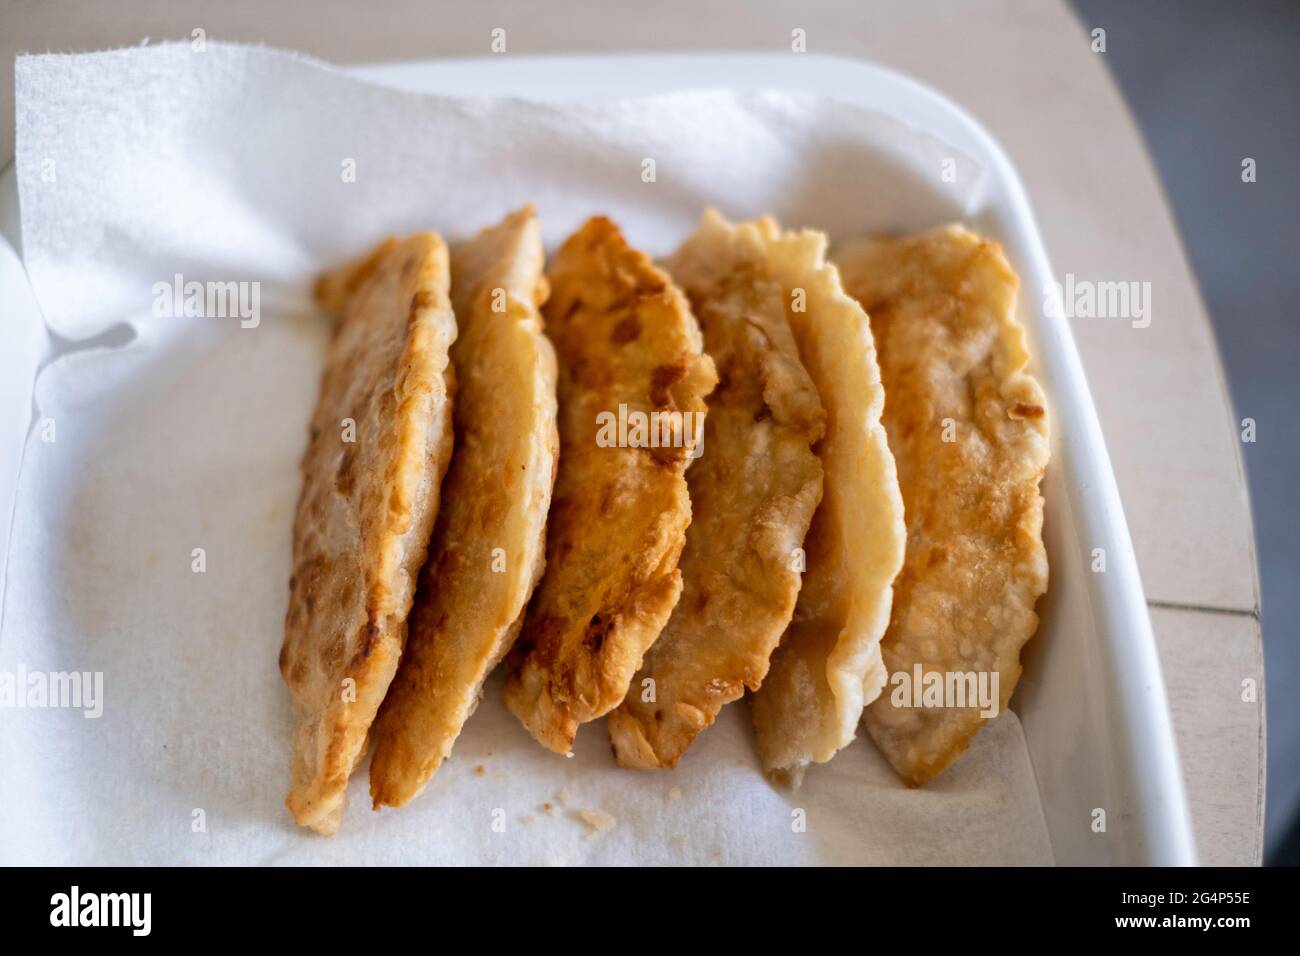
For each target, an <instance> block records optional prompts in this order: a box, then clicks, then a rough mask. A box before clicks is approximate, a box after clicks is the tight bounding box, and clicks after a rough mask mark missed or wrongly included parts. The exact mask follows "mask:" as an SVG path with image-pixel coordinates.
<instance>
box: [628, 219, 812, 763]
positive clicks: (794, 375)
mask: <svg viewBox="0 0 1300 956" xmlns="http://www.w3.org/2000/svg"><path fill="white" fill-rule="evenodd" d="M769 238H770V237H769V236H768V235H767V233H766V232H765V230H764V227H763V226H762V225H759V226H756V225H754V224H746V225H742V226H734V227H733V226H732V225H731V224H729V223H727V222H726V221H725V220H724V219H722V217H721V216H719V215H717V213H715V212H713V211H712V210H710V211H709V212H707V213H706V214H705V216H704V218H703V219H702V221H701V223H700V226H699V228H698V229H697V231H696V232H695V234H694V235H693V236H691V237H690V238H689V239H688V240H687V241H686V243H685V244H684V245H683V246H682V248H681V249H680V250H678V252H677V254H676V255H675V256H674V257H673V258H672V260H671V261H670V262H669V263H668V268H669V271H670V273H671V274H672V276H673V278H674V279H675V280H676V281H677V282H678V283H679V284H680V285H681V286H682V288H683V289H684V290H685V291H686V293H687V296H688V297H689V298H690V300H691V307H692V309H693V311H694V312H695V315H696V317H697V318H698V319H699V322H700V326H701V328H702V330H703V333H704V345H705V349H706V350H707V351H708V353H709V355H710V356H711V357H712V358H713V360H714V362H715V363H716V364H717V368H718V387H717V388H716V389H715V391H714V392H713V394H712V395H711V396H710V397H709V400H708V406H709V413H708V420H707V422H706V424H705V442H704V453H703V455H702V456H701V458H700V460H699V461H697V462H696V463H695V464H694V465H693V466H692V467H691V470H690V471H689V473H688V474H687V482H688V484H689V485H690V493H691V507H692V510H693V512H694V517H693V519H692V523H691V526H690V527H689V528H688V529H687V531H686V547H685V550H684V551H683V553H682V559H681V564H680V567H681V572H682V581H683V589H682V597H681V601H680V602H679V603H678V605H677V608H676V610H675V611H674V612H673V615H672V617H671V619H670V620H669V622H668V626H667V627H666V628H665V629H664V633H663V634H662V636H661V637H660V638H659V640H658V641H657V642H656V643H655V644H654V645H653V646H652V647H651V648H650V650H649V652H648V653H647V654H646V657H645V661H644V663H643V664H642V666H641V669H640V670H639V671H638V673H637V675H636V677H635V679H634V680H633V681H632V685H631V687H630V689H629V691H628V694H627V698H626V700H624V701H623V703H622V705H621V706H620V707H619V708H618V710H616V711H615V712H614V713H612V714H610V716H609V722H608V723H609V734H610V739H611V741H612V742H613V745H614V752H615V754H616V755H617V757H618V761H619V763H620V764H622V765H624V766H630V767H672V766H675V765H676V763H677V761H678V760H679V759H680V758H681V756H682V754H683V753H685V751H686V749H687V748H688V747H689V746H690V745H691V743H692V741H694V739H695V737H696V736H697V735H698V734H699V733H700V732H701V731H702V730H704V729H705V728H706V727H708V726H709V725H710V724H712V723H713V721H714V719H715V718H716V717H717V715H718V712H719V711H720V710H721V709H722V707H723V706H724V705H725V704H727V703H729V702H730V701H733V700H736V699H737V698H738V697H740V696H741V695H742V694H743V693H744V692H745V688H746V687H749V688H751V689H753V688H757V687H758V686H759V684H760V683H761V682H762V681H763V678H764V675H765V674H766V673H767V667H768V658H769V656H770V655H771V653H772V650H773V649H774V648H775V647H776V644H777V641H778V639H779V638H780V636H781V633H782V631H783V630H784V629H785V627H786V625H787V624H788V623H789V621H790V615H791V614H792V612H793V611H794V607H795V599H796V596H797V595H798V592H799V582H800V564H801V562H800V560H799V556H798V553H797V552H798V549H799V548H800V546H801V545H802V543H803V540H804V534H805V533H806V532H807V530H808V525H809V522H810V521H811V520H812V516H813V511H814V510H815V509H816V507H817V503H818V501H819V500H820V499H821V496H822V466H821V464H820V462H819V461H818V459H817V456H816V455H815V454H814V453H813V451H812V446H813V444H814V443H815V442H816V441H817V440H818V439H819V438H820V437H821V436H822V432H823V428H824V419H825V416H824V414H823V411H822V406H821V402H820V401H819V400H818V396H817V390H816V388H815V386H814V384H813V381H812V379H810V378H809V376H808V373H807V371H805V370H804V367H803V365H802V364H801V362H800V360H799V351H798V347H797V345H796V343H795V339H794V336H793V335H792V334H791V330H790V323H789V321H788V319H787V311H788V308H789V306H790V303H791V286H790V284H789V283H788V282H787V281H785V280H786V279H787V278H788V277H787V276H785V275H784V274H783V273H784V272H786V271H789V270H786V269H785V268H784V267H783V266H782V265H780V264H778V263H776V262H774V261H773V260H774V259H775V258H777V257H779V256H780V255H781V254H782V252H783V250H782V249H781V248H780V246H779V245H778V244H776V243H773V242H771V241H769ZM808 278H809V279H811V278H813V277H812V275H811V273H810V274H809V275H808Z"/></svg>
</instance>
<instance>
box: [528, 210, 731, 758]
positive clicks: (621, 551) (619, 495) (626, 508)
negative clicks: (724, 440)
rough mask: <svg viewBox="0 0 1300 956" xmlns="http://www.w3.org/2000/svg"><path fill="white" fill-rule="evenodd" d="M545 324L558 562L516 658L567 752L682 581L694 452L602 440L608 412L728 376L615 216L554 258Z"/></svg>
mask: <svg viewBox="0 0 1300 956" xmlns="http://www.w3.org/2000/svg"><path fill="white" fill-rule="evenodd" d="M549 278H550V282H551V287H552V295H551V298H550V300H549V301H548V302H547V304H546V307H545V310H544V311H545V316H546V324H547V332H548V334H549V335H550V337H551V340H552V341H553V342H554V344H555V348H556V352H557V354H558V357H559V432H560V465H559V472H558V475H557V478H556V484H555V493H554V498H553V501H552V505H551V514H550V520H549V524H548V530H547V546H546V551H547V565H546V573H545V574H544V575H543V577H542V581H541V583H540V585H539V586H538V589H537V593H536V594H535V595H534V597H533V600H532V603H531V604H530V606H529V609H528V612H527V615H526V617H525V620H524V624H523V629H522V632H521V634H520V637H519V641H518V643H517V644H516V646H515V649H514V651H513V652H512V653H511V655H510V674H509V678H508V681H507V685H506V703H507V705H508V706H509V708H510V710H511V711H512V712H513V713H514V714H515V715H516V716H517V717H519V719H520V720H521V721H522V722H523V724H524V726H525V727H526V728H527V729H528V731H529V732H530V733H531V734H532V735H533V736H534V737H535V738H536V739H537V740H538V741H539V742H540V743H541V744H542V745H543V746H545V747H548V748H549V749H551V750H553V751H556V752H558V753H566V752H568V751H569V750H570V748H571V747H572V744H573V740H574V735H575V734H576V732H577V728H578V726H579V725H580V724H582V723H584V722H586V721H589V720H594V719H595V718H597V717H599V716H601V715H603V714H605V713H607V712H608V711H609V710H611V709H612V708H614V707H616V706H617V705H618V704H619V702H620V701H622V699H623V697H624V695H625V694H626V692H627V688H628V682H629V681H630V680H631V679H632V675H633V674H634V673H635V671H636V669H637V667H638V666H640V663H641V659H642V655H644V653H645V651H646V649H647V648H649V647H650V645H651V644H652V643H653V642H654V640H655V638H657V637H658V636H659V632H660V630H661V629H662V628H663V626H664V623H665V622H666V621H667V619H668V616H669V614H670V613H671V611H672V609H673V606H674V605H675V604H676V603H677V598H678V594H679V593H680V590H681V575H680V573H679V571H678V569H677V561H678V557H679V556H680V554H681V550H682V544H683V541H684V539H685V532H686V526H687V525H688V524H689V522H690V515H691V508H690V500H689V497H688V494H687V489H686V479H685V476H684V472H685V470H686V466H687V465H688V464H689V462H690V456H691V454H693V452H694V448H693V442H694V441H696V440H697V439H691V440H687V435H686V432H685V430H683V431H682V432H681V433H680V434H681V441H679V443H678V445H677V446H676V447H673V446H671V445H669V446H668V447H663V446H662V445H661V446H660V447H621V446H619V445H613V446H610V445H609V443H607V442H606V443H601V442H598V440H597V439H598V436H599V433H600V426H599V424H598V422H599V418H598V416H600V415H601V414H602V413H605V414H606V415H612V414H617V413H618V412H619V407H620V405H622V406H624V407H625V409H626V410H627V411H631V412H641V413H650V412H656V411H657V412H674V411H675V412H681V413H685V414H687V415H694V414H700V415H702V414H703V413H704V410H705V405H704V397H705V396H706V395H707V394H708V392H709V391H710V390H711V389H712V388H713V385H714V382H715V381H716V377H715V373H714V369H713V363H712V362H711V361H710V360H709V358H708V357H707V356H706V355H704V354H703V351H702V346H701V341H700V332H699V328H698V326H697V325H696V322H695V319H694V318H693V317H692V315H691V312H690V308H689V306H688V304H687V302H686V298H685V297H684V296H683V295H682V293H681V292H680V291H679V290H678V289H677V288H676V287H675V286H674V285H673V284H672V282H671V280H670V279H669V278H668V276H667V275H666V274H664V272H662V271H661V270H660V269H658V268H656V267H655V266H654V264H653V263H652V262H651V261H650V260H649V258H648V257H646V256H645V255H644V254H642V253H640V252H638V251H636V250H634V249H632V248H630V247H629V246H628V245H627V243H626V242H625V241H624V239H623V237H622V235H621V234H620V233H619V231H618V228H617V227H616V226H615V225H614V224H613V223H612V222H610V221H609V220H608V219H604V218H595V219H591V220H589V221H588V222H587V223H586V224H585V225H584V226H583V227H582V228H581V229H579V230H578V232H577V233H576V234H574V235H573V236H572V237H571V238H570V239H569V240H568V241H567V242H566V243H565V244H564V245H563V246H562V247H561V249H560V250H559V251H558V252H557V253H556V255H555V258H554V260H553V262H552V263H551V267H550V270H549Z"/></svg>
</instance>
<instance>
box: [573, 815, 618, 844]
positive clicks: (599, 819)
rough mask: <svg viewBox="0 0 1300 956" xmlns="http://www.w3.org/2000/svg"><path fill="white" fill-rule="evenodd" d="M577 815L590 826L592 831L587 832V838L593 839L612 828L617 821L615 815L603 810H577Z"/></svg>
mask: <svg viewBox="0 0 1300 956" xmlns="http://www.w3.org/2000/svg"><path fill="white" fill-rule="evenodd" d="M578 816H579V817H581V818H582V822H583V823H585V824H587V826H589V827H591V830H592V832H591V833H589V834H587V839H588V840H594V839H595V838H596V837H597V836H599V835H600V834H602V833H604V832H605V831H607V830H612V829H614V825H615V824H616V823H618V818H617V817H614V816H611V815H610V814H608V813H606V812H605V811H604V810H579V811H578Z"/></svg>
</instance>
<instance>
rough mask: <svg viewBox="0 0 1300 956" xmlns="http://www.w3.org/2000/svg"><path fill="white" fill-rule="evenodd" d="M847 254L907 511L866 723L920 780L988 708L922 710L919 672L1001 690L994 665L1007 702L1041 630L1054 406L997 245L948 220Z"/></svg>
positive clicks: (848, 279)
mask: <svg viewBox="0 0 1300 956" xmlns="http://www.w3.org/2000/svg"><path fill="white" fill-rule="evenodd" d="M835 258H836V261H837V262H838V263H839V266H840V270H841V272H842V273H843V276H844V284H845V287H846V288H847V289H848V291H849V292H850V293H851V294H852V295H854V296H855V297H856V298H857V299H858V301H859V302H861V303H862V305H863V307H864V308H865V309H866V310H867V312H868V314H869V315H870V316H871V325H872V329H873V331H874V332H875V336H876V348H877V349H878V351H879V357H880V370H881V377H882V379H883V381H884V384H885V412H884V422H885V428H886V430H887V431H888V433H889V442H890V446H891V447H892V448H893V451H894V457H895V458H896V460H897V463H898V477H899V482H900V484H901V486H902V490H903V502H904V505H905V509H906V515H907V533H908V537H907V554H906V558H905V561H904V564H903V571H902V573H901V574H900V575H899V578H898V580H897V582H895V585H894V608H893V614H892V617H891V620H890V625H889V630H888V632H887V633H886V635H885V639H884V641H883V643H882V650H883V652H884V658H885V666H886V669H887V670H888V672H889V675H890V684H889V686H887V687H886V688H885V690H884V691H883V692H882V693H881V695H880V697H878V698H877V699H876V701H875V702H874V703H873V704H871V705H870V706H869V707H868V708H867V710H866V714H865V716H864V718H863V719H864V723H865V725H866V728H867V730H868V732H869V733H870V734H871V737H872V739H873V740H874V741H875V742H876V744H877V746H879V747H880V749H881V750H882V751H883V752H884V754H885V756H886V757H887V758H888V759H889V762H890V763H891V764H893V766H894V769H895V770H896V771H897V772H898V774H899V776H900V777H902V778H903V780H904V781H905V782H906V783H908V784H909V785H911V786H919V785H920V784H922V783H924V782H925V781H927V780H929V779H930V778H932V777H934V776H935V775H936V774H938V773H939V772H940V771H942V770H943V769H944V768H945V767H946V766H948V764H949V763H951V762H952V761H953V760H954V759H956V757H957V756H958V755H959V754H961V752H962V751H963V750H964V749H965V748H966V746H967V744H968V743H970V740H971V738H972V737H973V736H974V735H975V733H976V732H977V731H978V730H979V729H980V727H981V726H982V725H983V723H984V720H985V719H986V717H983V716H981V708H980V707H979V706H978V705H975V706H965V707H957V706H942V707H926V706H915V704H916V703H917V702H918V701H920V700H921V699H922V698H921V696H920V694H919V693H917V691H916V689H915V688H914V687H912V685H913V684H914V683H915V681H914V680H913V678H914V675H915V673H916V670H915V668H917V666H918V665H919V668H920V672H921V673H922V675H934V676H932V677H923V681H932V680H943V681H944V682H945V685H946V684H947V683H948V682H949V680H950V679H951V675H964V674H970V675H979V674H981V673H982V674H984V675H985V677H986V686H988V687H990V688H991V686H992V681H991V679H988V678H991V676H992V675H994V674H996V675H997V678H998V699H997V709H998V710H999V711H1000V710H1001V709H1002V708H1004V707H1006V705H1007V701H1008V700H1009V699H1010V697H1011V692H1012V690H1013V689H1014V688H1015V685H1016V681H1017V679H1018V678H1019V676H1020V649H1021V648H1022V647H1023V646H1024V644H1025V642H1026V641H1028V640H1029V638H1030V637H1031V636H1032V635H1033V633H1034V631H1035V629H1036V628H1037V627H1038V616H1037V615H1036V614H1035V613H1034V602H1035V601H1036V600H1037V598H1038V596H1039V595H1040V594H1042V593H1043V592H1044V591H1045V590H1046V588H1047V554H1046V552H1045V551H1044V549H1043V541H1042V524H1043V499H1042V497H1041V496H1040V495H1039V491H1038V485H1039V480H1040V479H1041V478H1042V476H1043V470H1044V468H1045V467H1046V466H1047V459H1048V454H1049V447H1048V425H1047V412H1046V408H1045V402H1044V398H1043V393H1042V390H1041V389H1040V388H1039V387H1038V383H1037V382H1035V381H1034V379H1032V378H1031V377H1030V376H1029V375H1027V374H1026V373H1025V371H1024V369H1025V365H1026V363H1027V362H1028V360H1029V353H1028V352H1027V351H1026V349H1025V343H1024V339H1025V335H1024V329H1023V328H1022V327H1021V326H1020V325H1019V323H1017V321H1016V319H1015V302H1016V289H1017V285H1018V280H1017V279H1016V275H1015V273H1014V272H1012V270H1011V267H1010V266H1009V265H1008V263H1007V260H1006V258H1005V257H1004V256H1003V254H1002V250H1001V249H1000V248H999V247H998V246H997V245H996V244H995V243H992V242H987V241H984V240H982V239H980V237H979V236H977V235H975V234H974V233H972V232H970V231H968V230H966V229H964V228H962V227H960V226H946V227H942V228H938V229H934V230H931V231H929V232H925V233H922V234H920V235H915V236H909V237H905V238H902V239H868V240H863V241H860V242H855V243H852V244H850V245H848V246H846V247H845V248H843V249H841V250H839V253H838V255H837V256H836V257H835ZM953 686H956V684H955V682H954V684H953ZM965 686H970V685H965ZM943 702H944V703H945V704H951V703H952V701H943Z"/></svg>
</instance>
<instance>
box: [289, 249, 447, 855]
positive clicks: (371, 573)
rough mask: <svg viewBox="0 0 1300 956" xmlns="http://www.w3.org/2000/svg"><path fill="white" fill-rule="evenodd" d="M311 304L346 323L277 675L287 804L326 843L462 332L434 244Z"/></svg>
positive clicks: (322, 409) (421, 546) (397, 615)
mask: <svg viewBox="0 0 1300 956" xmlns="http://www.w3.org/2000/svg"><path fill="white" fill-rule="evenodd" d="M317 292H318V298H319V299H320V301H321V302H322V304H324V305H325V306H327V307H328V308H332V309H340V310H341V316H340V320H339V324H338V327H337V329H336V330H335V333H334V338H333V341H332V342H331V344H330V347H329V353H328V355H327V358H326V365H325V372H324V376H323V378H322V381H321V389H320V397H319V399H318V401H317V404H316V410H315V412H314V414H313V416H312V422H311V440H310V443H309V444H308V446H307V451H306V452H305V453H304V455H303V458H302V475H303V485H302V493H301V495H300V497H299V499H298V508H297V513H296V516H295V518H294V533H293V539H294V543H293V576H292V578H291V579H290V584H289V589H290V594H289V609H288V614H287V615H286V618H285V633H284V644H283V646H282V648H281V651H280V671H281V673H282V674H283V676H284V679H285V682H286V683H287V684H288V685H289V690H290V693H291V694H292V696H293V710H294V736H293V759H292V788H291V789H290V791H289V795H288V798H287V799H286V801H285V802H286V804H287V805H288V807H289V809H290V810H291V811H292V812H293V815H294V818H295V819H296V820H297V822H298V823H300V824H302V825H303V826H309V827H312V828H313V829H316V830H318V831H320V832H321V833H326V834H329V833H333V832H335V831H336V830H337V829H338V825H339V822H340V820H341V818H342V811H343V801H344V791H345V789H346V787H347V781H348V776H349V774H351V772H352V770H353V768H354V767H355V765H356V763H357V762H358V761H360V759H361V758H362V756H363V755H364V752H365V743H366V734H367V732H368V730H369V729H370V724H371V721H373V719H374V717H375V712H376V711H377V710H378V708H379V704H380V701H381V700H382V699H383V696H384V693H385V691H386V690H387V689H388V685H389V682H390V681H391V680H392V678H393V674H394V673H395V672H396V669H397V663H398V658H399V656H400V655H401V652H402V646H403V644H404V643H405V639H406V616H407V612H408V611H409V610H410V607H411V600H412V595H413V593H414V590H415V578H416V574H417V572H418V571H419V569H420V566H421V564H423V562H424V558H425V553H426V550H427V548H428V541H429V534H430V531H431V529H432V525H433V520H434V515H435V513H436V512H437V508H438V492H439V485H440V484H441V482H442V477H443V474H444V472H445V471H446V468H447V461H448V458H449V457H450V454H451V443H452V431H451V404H452V394H451V393H452V390H453V389H452V384H451V371H450V369H449V368H448V349H449V348H450V346H451V344H452V342H453V341H454V340H455V338H456V322H455V318H454V317H453V314H452V309H451V303H450V301H449V299H448V264H447V251H446V247H445V246H444V245H443V242H442V240H441V239H440V238H439V237H438V236H437V235H436V234H435V233H417V234H415V235H413V236H410V237H409V238H407V239H404V240H401V241H398V240H389V241H387V242H386V243H384V244H382V245H381V246H380V247H379V248H377V249H376V250H375V251H374V252H372V253H371V254H370V255H369V256H367V257H366V258H364V259H363V260H361V261H360V262H358V263H356V264H354V265H351V266H346V267H344V268H343V269H342V270H341V271H339V272H337V273H334V274H331V275H327V276H325V277H323V278H322V279H321V281H320V282H319V283H318V287H317Z"/></svg>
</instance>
